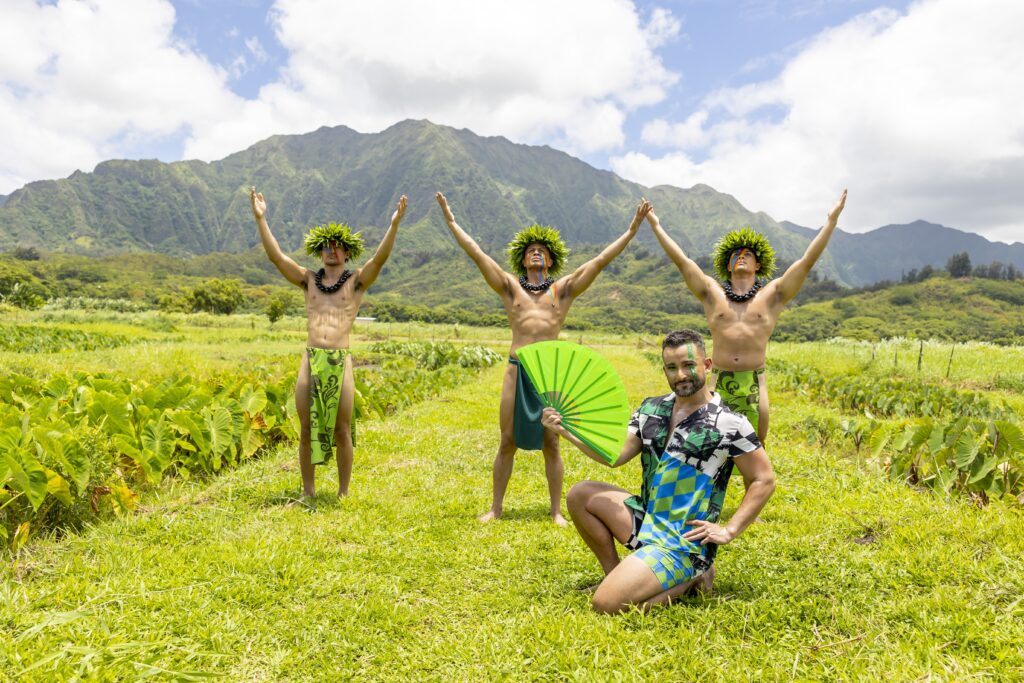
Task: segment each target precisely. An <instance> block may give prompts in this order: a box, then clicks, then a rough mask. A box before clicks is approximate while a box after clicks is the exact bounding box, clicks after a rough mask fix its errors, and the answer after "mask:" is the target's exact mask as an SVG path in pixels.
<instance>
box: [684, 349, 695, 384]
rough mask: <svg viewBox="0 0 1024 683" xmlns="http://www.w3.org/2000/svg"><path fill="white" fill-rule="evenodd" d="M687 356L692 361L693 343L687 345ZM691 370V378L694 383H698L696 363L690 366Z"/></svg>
mask: <svg viewBox="0 0 1024 683" xmlns="http://www.w3.org/2000/svg"><path fill="white" fill-rule="evenodd" d="M686 358H687V360H690V361H692V360H693V344H687V345H686ZM689 370H690V380H691V381H692V382H693V383H694V384H696V383H697V366H696V365H691V366H690V367H689Z"/></svg>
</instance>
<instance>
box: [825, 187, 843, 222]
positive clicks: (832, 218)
mask: <svg viewBox="0 0 1024 683" xmlns="http://www.w3.org/2000/svg"><path fill="white" fill-rule="evenodd" d="M845 206H846V190H845V189H844V190H843V194H842V196H841V197H839V201H838V202H836V205H835V206H834V207H832V210H831V211H829V212H828V224H829V225H835V224H836V222H837V221H838V220H839V214H841V213H842V212H843V207H845Z"/></svg>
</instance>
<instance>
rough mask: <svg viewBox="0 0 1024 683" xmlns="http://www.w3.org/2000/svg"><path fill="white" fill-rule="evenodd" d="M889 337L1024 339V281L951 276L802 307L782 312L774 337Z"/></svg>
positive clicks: (1014, 342) (792, 338) (1005, 340)
mask: <svg viewBox="0 0 1024 683" xmlns="http://www.w3.org/2000/svg"><path fill="white" fill-rule="evenodd" d="M831 337H849V338H852V339H866V340H875V339H880V338H885V337H912V338H920V339H929V338H930V339H952V340H956V341H963V340H968V339H975V340H983V341H992V342H999V343H1012V344H1020V343H1021V342H1022V341H1024V281H1021V280H1017V281H1014V282H1008V281H1005V280H983V279H979V278H963V279H955V280H954V279H950V278H949V277H946V276H944V275H940V276H937V277H933V278H929V279H928V280H925V281H924V282H918V283H914V284H907V285H895V286H893V287H887V288H885V289H881V290H878V291H874V292H863V293H859V294H854V295H851V296H846V297H842V298H839V299H833V300H832V301H822V302H815V303H810V304H805V305H803V306H799V307H797V308H795V309H792V310H789V311H786V312H784V313H783V314H782V318H781V319H780V321H779V325H778V327H777V328H776V330H775V335H774V337H773V338H774V339H775V340H777V341H786V340H801V341H806V340H815V339H828V338H831Z"/></svg>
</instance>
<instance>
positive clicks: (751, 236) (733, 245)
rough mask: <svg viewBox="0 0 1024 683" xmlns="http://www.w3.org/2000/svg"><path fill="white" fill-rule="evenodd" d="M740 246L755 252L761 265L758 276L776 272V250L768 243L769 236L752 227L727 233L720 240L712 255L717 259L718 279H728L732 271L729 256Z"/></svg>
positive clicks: (716, 272) (769, 275)
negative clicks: (766, 236) (730, 270)
mask: <svg viewBox="0 0 1024 683" xmlns="http://www.w3.org/2000/svg"><path fill="white" fill-rule="evenodd" d="M740 247H746V248H747V249H749V250H750V251H752V252H754V256H756V257H757V262H758V263H760V264H761V267H760V268H758V269H757V273H756V275H757V277H759V278H770V277H771V276H772V273H774V272H775V250H774V249H772V245H770V244H768V240H767V238H765V236H764V235H762V234H761V233H759V232H757V231H755V230H753V229H752V228H750V227H746V228H742V229H740V230H733V231H732V232H729V233H726V235H725V237H723V238H722V239H720V240H718V244H716V245H715V251H714V253H713V254H712V257H713V258H714V260H715V274H716V275H718V279H720V280H722V281H723V282H724V281H728V280H729V278H730V277H731V275H732V273H730V272H729V257H730V256H732V252H734V251H736V250H737V249H739V248H740Z"/></svg>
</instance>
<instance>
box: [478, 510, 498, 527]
mask: <svg viewBox="0 0 1024 683" xmlns="http://www.w3.org/2000/svg"><path fill="white" fill-rule="evenodd" d="M499 517H501V510H498V511H497V512H495V511H494V510H488V511H487V512H485V513H484V514H482V515H480V516H479V517H477V518H476V520H477V521H478V522H480V523H481V524H487V522H493V521H494V520H496V519H498V518H499Z"/></svg>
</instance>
